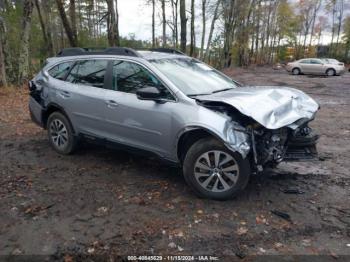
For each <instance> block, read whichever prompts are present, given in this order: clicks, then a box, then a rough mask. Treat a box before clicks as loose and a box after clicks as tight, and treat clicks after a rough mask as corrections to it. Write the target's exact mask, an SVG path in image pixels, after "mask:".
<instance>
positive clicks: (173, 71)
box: [150, 57, 237, 96]
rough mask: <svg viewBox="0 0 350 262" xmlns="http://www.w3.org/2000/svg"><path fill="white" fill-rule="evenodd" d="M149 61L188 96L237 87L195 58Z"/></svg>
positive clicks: (231, 81) (227, 78) (230, 80)
mask: <svg viewBox="0 0 350 262" xmlns="http://www.w3.org/2000/svg"><path fill="white" fill-rule="evenodd" d="M150 62H151V63H152V64H153V65H155V66H156V67H157V68H158V69H159V70H160V71H161V72H162V73H163V74H164V75H166V76H167V77H168V78H169V80H170V81H172V82H173V84H175V85H176V86H177V87H178V88H179V89H180V90H181V91H182V92H184V93H185V94H186V95H188V96H195V95H203V94H212V93H216V92H220V91H224V90H228V89H232V88H235V87H237V85H236V84H235V83H234V82H233V80H232V79H230V78H229V77H226V76H224V75H223V74H221V73H219V72H218V71H216V70H214V69H212V68H211V67H209V66H207V65H206V64H204V63H201V62H199V61H197V60H195V59H191V58H187V57H184V58H164V59H155V60H150Z"/></svg>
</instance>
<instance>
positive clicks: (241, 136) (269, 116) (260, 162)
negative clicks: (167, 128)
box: [197, 88, 319, 171]
mask: <svg viewBox="0 0 350 262" xmlns="http://www.w3.org/2000/svg"><path fill="white" fill-rule="evenodd" d="M253 90H254V91H255V92H252V89H251V90H250V91H249V89H248V91H246V90H245V91H243V90H242V89H240V90H239V91H238V95H237V93H235V91H232V92H227V93H225V96H222V97H219V96H216V95H215V96H202V97H199V98H197V102H198V103H199V104H200V105H202V106H204V107H206V108H208V109H211V110H213V111H216V112H220V113H223V114H225V115H227V116H229V117H230V118H231V126H230V127H229V128H228V130H227V132H226V133H227V137H228V139H227V141H228V144H227V146H228V147H229V148H230V149H231V150H233V151H237V152H239V153H240V154H241V155H242V157H244V158H245V157H249V158H250V160H251V163H252V167H253V169H255V170H256V171H261V170H262V169H263V168H265V167H275V166H276V165H278V164H279V163H280V162H282V161H304V160H312V159H314V158H315V157H316V156H317V150H316V143H317V140H318V135H316V134H315V133H314V132H313V130H312V129H311V128H310V127H309V126H308V124H309V122H310V121H312V120H313V118H314V116H315V113H316V111H317V110H318V108H319V106H318V104H317V103H316V102H315V101H314V100H312V98H310V97H308V96H307V95H306V94H304V93H302V92H301V91H296V92H294V90H293V89H281V90H279V89H276V88H273V89H269V90H267V89H262V91H261V90H257V89H253ZM285 94H287V96H286V95H285ZM223 95H224V94H223ZM266 96H267V97H268V98H267V99H265V98H266ZM288 96H289V97H288ZM252 98H254V99H255V100H253V103H252V100H251V99H252ZM269 99H270V100H272V101H270V103H268V102H269V101H268V100H269ZM247 100H249V102H247ZM237 104H239V106H237V107H236V106H235V105H237ZM244 104H247V105H250V106H251V107H243V105H244ZM232 137H234V139H232Z"/></svg>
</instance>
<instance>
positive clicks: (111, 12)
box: [107, 0, 119, 46]
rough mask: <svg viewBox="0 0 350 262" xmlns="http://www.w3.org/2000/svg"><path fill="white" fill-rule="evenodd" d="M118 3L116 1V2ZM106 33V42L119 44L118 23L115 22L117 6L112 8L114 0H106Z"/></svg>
mask: <svg viewBox="0 0 350 262" xmlns="http://www.w3.org/2000/svg"><path fill="white" fill-rule="evenodd" d="M117 4H118V3H117ZM107 8H108V13H107V34H108V42H109V45H110V46H118V45H119V32H118V23H117V15H116V12H118V9H117V8H114V0H107Z"/></svg>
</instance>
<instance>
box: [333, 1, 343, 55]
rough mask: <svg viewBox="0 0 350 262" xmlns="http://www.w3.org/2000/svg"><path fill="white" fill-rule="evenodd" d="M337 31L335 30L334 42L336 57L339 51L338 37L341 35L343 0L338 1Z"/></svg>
mask: <svg viewBox="0 0 350 262" xmlns="http://www.w3.org/2000/svg"><path fill="white" fill-rule="evenodd" d="M338 6H339V7H338V11H339V15H338V30H337V42H336V53H335V54H336V55H337V54H338V51H339V37H340V33H341V27H342V22H343V13H344V0H340V1H339V3H338Z"/></svg>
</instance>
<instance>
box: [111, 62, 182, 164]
mask: <svg viewBox="0 0 350 262" xmlns="http://www.w3.org/2000/svg"><path fill="white" fill-rule="evenodd" d="M112 71H113V77H112V79H113V80H112V88H111V89H112V90H107V91H108V94H107V97H106V101H108V103H110V106H108V108H107V110H106V123H107V126H108V127H107V132H108V136H109V138H110V139H111V140H114V141H117V142H121V143H123V144H126V145H130V146H134V147H137V148H142V149H145V150H149V151H153V152H157V153H158V154H159V155H162V156H165V157H166V155H167V152H170V149H171V146H172V142H171V141H170V139H169V138H170V137H172V136H171V132H172V121H173V118H172V112H173V110H174V108H175V106H176V105H177V103H176V101H175V99H174V96H173V95H172V94H171V93H170V91H169V90H168V89H167V88H165V87H164V85H163V84H162V83H161V82H160V81H159V80H158V79H157V78H156V77H155V76H154V74H152V73H151V72H150V71H149V70H148V69H146V68H145V67H143V66H142V65H139V64H137V63H134V62H130V61H123V60H118V61H114V62H113V70H112ZM145 86H155V87H157V88H159V89H160V90H161V91H162V93H163V99H164V102H162V103H159V102H155V101H146V100H140V99H138V98H137V96H136V91H137V90H138V89H139V88H142V87H145Z"/></svg>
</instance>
